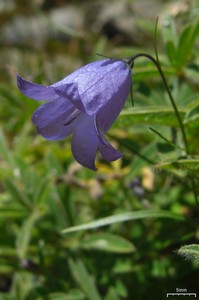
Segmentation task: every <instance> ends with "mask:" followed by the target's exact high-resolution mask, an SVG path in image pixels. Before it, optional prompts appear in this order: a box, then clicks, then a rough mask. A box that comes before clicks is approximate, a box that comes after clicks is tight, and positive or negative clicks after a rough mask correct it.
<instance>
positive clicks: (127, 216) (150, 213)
mask: <svg viewBox="0 0 199 300" xmlns="http://www.w3.org/2000/svg"><path fill="white" fill-rule="evenodd" d="M147 218H169V219H175V220H179V221H183V220H184V218H183V217H182V216H180V215H176V214H173V213H170V212H168V211H163V210H140V211H134V212H126V213H122V214H118V215H113V216H109V217H106V218H102V219H99V220H96V221H93V222H90V223H87V224H83V225H77V226H73V227H69V228H66V229H63V230H62V233H63V234H65V233H69V232H75V231H80V230H88V229H96V228H99V227H103V226H106V225H111V224H114V223H119V222H127V221H133V220H139V219H147Z"/></svg>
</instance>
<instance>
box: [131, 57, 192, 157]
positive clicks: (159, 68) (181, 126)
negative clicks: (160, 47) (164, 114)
mask: <svg viewBox="0 0 199 300" xmlns="http://www.w3.org/2000/svg"><path fill="white" fill-rule="evenodd" d="M139 57H146V58H148V59H149V60H151V61H152V62H153V63H154V64H155V66H156V67H157V69H158V71H159V73H160V76H161V78H162V81H163V83H164V86H165V88H166V91H167V93H168V95H169V99H170V101H171V104H172V106H173V109H174V111H175V114H176V117H177V119H178V123H179V126H180V130H181V133H182V137H183V141H184V146H185V149H186V153H187V155H190V151H189V146H188V143H187V137H186V133H185V129H184V125H183V123H182V119H181V117H180V114H179V111H178V108H177V106H176V104H175V101H174V99H173V96H172V94H171V91H170V89H169V86H168V83H167V81H166V78H165V76H164V73H163V71H162V68H161V66H160V63H159V62H158V61H157V60H156V59H155V58H154V57H153V56H151V55H150V54H146V53H138V54H136V55H134V56H132V57H131V58H130V59H129V60H128V61H127V63H128V65H129V66H130V67H131V68H132V67H133V65H134V61H135V59H136V58H139Z"/></svg>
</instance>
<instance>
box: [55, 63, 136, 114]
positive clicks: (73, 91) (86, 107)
mask: <svg viewBox="0 0 199 300" xmlns="http://www.w3.org/2000/svg"><path fill="white" fill-rule="evenodd" d="M69 83H76V85H74V86H72V85H71V86H70V88H67V85H68V84H69ZM123 85H125V87H127V93H126V94H128V92H129V89H130V85H131V71H130V69H129V67H128V66H127V64H126V63H125V62H123V61H121V60H115V59H105V60H100V61H97V62H94V63H90V64H87V65H86V66H84V67H82V68H80V69H78V70H76V71H75V72H73V73H71V74H70V75H68V76H67V77H65V78H64V79H63V80H61V81H59V82H57V83H55V84H53V85H52V86H53V87H55V90H56V91H57V92H58V93H59V92H60V93H62V95H65V97H68V98H70V100H71V101H72V102H73V103H74V105H75V106H76V107H77V108H78V109H80V110H81V111H84V112H86V113H87V114H88V115H94V114H95V113H97V111H98V110H99V109H100V108H101V107H102V106H104V105H106V104H107V103H108V102H109V101H110V100H111V99H112V98H113V97H115V96H116V97H117V93H119V91H120V88H121V87H122V86H123ZM64 86H65V87H64ZM128 86H129V87H128Z"/></svg>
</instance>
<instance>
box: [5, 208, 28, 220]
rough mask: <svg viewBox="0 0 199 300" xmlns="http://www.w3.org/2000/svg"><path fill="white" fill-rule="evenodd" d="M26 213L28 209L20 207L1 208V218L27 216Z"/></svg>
mask: <svg viewBox="0 0 199 300" xmlns="http://www.w3.org/2000/svg"><path fill="white" fill-rule="evenodd" d="M26 214H27V213H26V211H24V210H22V209H19V208H14V207H10V208H9V207H8V208H6V207H5V208H4V207H1V208H0V219H22V218H24V217H25V216H26Z"/></svg>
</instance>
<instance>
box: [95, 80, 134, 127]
mask: <svg viewBox="0 0 199 300" xmlns="http://www.w3.org/2000/svg"><path fill="white" fill-rule="evenodd" d="M130 87H131V77H130V76H129V77H128V78H127V80H126V81H124V82H123V84H122V85H121V86H120V89H117V87H115V88H114V86H113V89H115V92H114V93H113V97H112V98H111V99H109V101H107V102H106V103H105V104H104V105H103V106H102V107H101V108H100V109H99V111H98V112H97V114H96V124H97V127H98V128H100V130H102V131H103V132H107V130H108V129H109V128H110V127H111V126H112V124H113V123H114V121H115V120H116V118H117V117H118V115H119V113H120V112H121V110H122V108H123V107H124V104H125V101H126V99H127V97H128V94H129V91H130Z"/></svg>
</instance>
